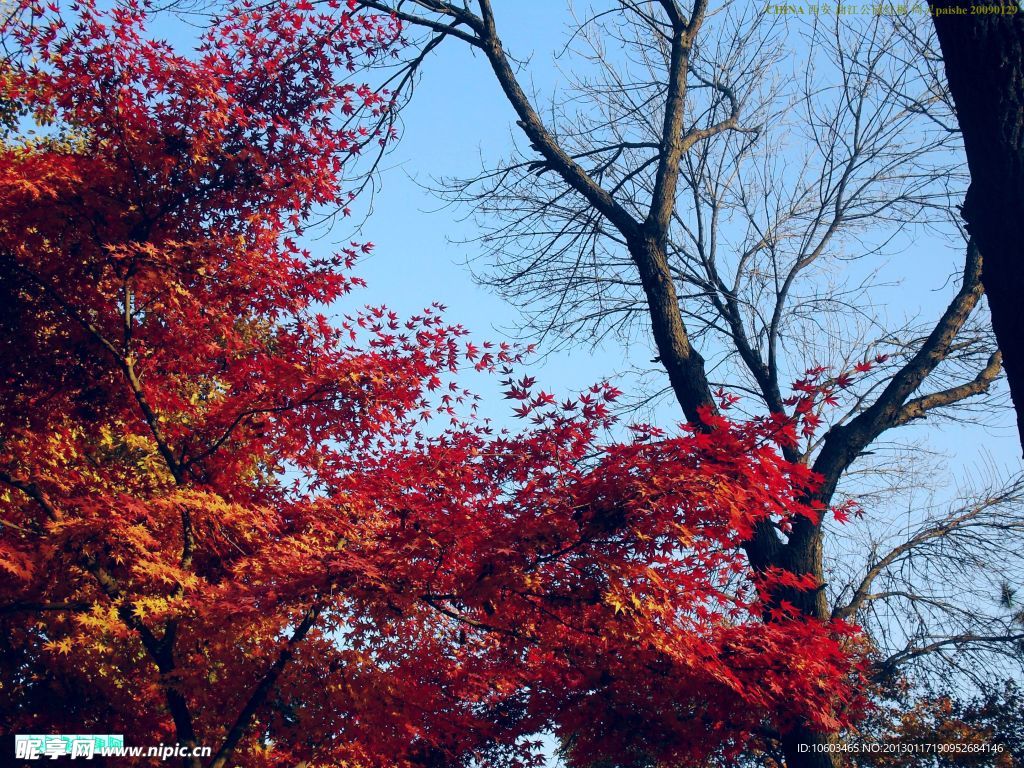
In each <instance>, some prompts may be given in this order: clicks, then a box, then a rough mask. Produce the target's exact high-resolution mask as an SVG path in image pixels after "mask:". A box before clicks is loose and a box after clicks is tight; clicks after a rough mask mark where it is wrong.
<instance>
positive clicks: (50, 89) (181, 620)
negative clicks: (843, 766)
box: [0, 2, 858, 766]
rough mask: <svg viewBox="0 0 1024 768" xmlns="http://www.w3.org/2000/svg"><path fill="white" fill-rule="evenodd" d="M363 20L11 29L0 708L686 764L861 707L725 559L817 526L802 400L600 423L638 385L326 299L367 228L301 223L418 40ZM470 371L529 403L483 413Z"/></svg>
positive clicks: (363, 741)
mask: <svg viewBox="0 0 1024 768" xmlns="http://www.w3.org/2000/svg"><path fill="white" fill-rule="evenodd" d="M354 8H355V4H354V3H353V4H351V7H349V8H344V7H328V6H323V10H315V9H314V8H313V7H312V6H309V5H307V4H304V3H270V4H260V5H259V7H258V8H257V7H256V6H246V5H243V6H240V7H238V8H236V9H234V10H232V11H231V12H230V13H228V14H227V15H226V16H225V17H224V19H223V20H222V21H220V22H219V23H218V24H216V25H215V26H213V27H212V28H211V29H210V31H209V32H207V33H206V34H205V35H204V37H203V39H202V42H201V45H200V47H199V49H198V50H197V52H196V54H195V56H194V57H191V58H188V57H184V56H182V55H180V54H179V53H177V52H175V51H173V50H172V49H171V48H170V47H169V46H167V45H166V44H163V43H159V42H154V41H152V40H150V39H148V38H147V36H146V34H145V32H144V24H145V21H146V13H145V11H144V10H143V9H142V8H141V7H140V6H139V5H137V4H135V3H133V2H125V3H120V4H118V5H117V6H116V7H115V8H114V9H113V10H112V11H110V12H109V13H108V12H104V11H101V10H100V9H98V8H97V7H96V6H95V5H94V4H92V3H91V2H84V3H79V4H77V5H75V6H74V7H73V8H72V9H71V10H67V11H62V10H61V9H60V8H58V7H57V6H51V7H49V8H42V7H40V6H37V5H35V4H33V3H23V4H22V5H21V6H20V12H17V13H14V14H13V15H11V16H10V17H9V18H8V21H7V22H6V26H5V28H4V30H3V31H4V34H5V39H6V40H7V42H8V44H9V45H11V46H15V47H16V50H15V52H14V54H13V55H12V56H10V57H9V59H8V62H7V64H6V65H5V66H6V69H5V71H4V72H3V78H2V93H0V97H2V98H3V99H4V101H5V103H8V104H11V105H14V108H13V109H12V110H11V117H10V118H9V121H8V131H7V135H6V137H5V139H4V142H3V145H2V147H0V166H2V173H0V270H2V274H3V284H2V286H3V287H2V291H3V295H2V297H0V308H2V309H0V312H2V317H0V325H2V327H3V333H2V334H0V336H2V339H3V341H2V344H3V346H2V351H0V375H2V377H3V388H4V392H5V397H4V398H3V400H2V403H0V481H2V490H0V508H2V513H0V515H2V517H0V569H2V570H3V572H4V579H3V580H2V583H0V622H2V624H3V630H2V632H0V637H2V640H0V642H2V643H3V662H2V666H0V723H2V724H3V728H4V729H5V730H8V731H11V732H22V733H25V732H30V733H45V732H63V733H83V732H84V733H89V732H94V733H124V734H126V735H127V738H128V742H129V743H137V744H156V743H158V742H179V743H183V744H201V745H210V746H212V747H213V751H214V757H213V758H212V760H211V761H209V764H210V765H214V766H223V765H227V764H229V763H230V764H232V765H244V766H261V765H268V766H269V765H274V766H278V765H280V766H285V765H287V766H294V765H296V764H297V763H298V762H299V761H301V760H307V761H309V762H310V764H311V765H324V766H327V765H353V766H373V765H388V766H402V765H409V766H411V765H442V764H443V765H453V764H464V763H467V762H468V761H470V760H472V759H477V760H480V761H483V762H485V763H487V762H490V763H492V764H493V763H496V762H500V761H505V760H508V761H529V760H532V759H534V757H532V756H533V755H535V752H536V749H535V744H534V743H533V742H531V741H530V737H531V735H533V734H537V733H538V732H541V731H544V730H554V731H555V732H557V733H558V734H559V735H560V736H561V737H562V739H563V743H564V744H565V745H566V748H567V754H568V756H569V758H570V760H571V762H572V763H573V764H574V765H587V764H589V763H591V762H592V761H594V760H595V759H600V758H605V757H615V758H619V759H625V758H626V757H630V758H631V759H644V760H651V761H655V762H659V763H661V762H664V763H670V764H674V765H675V764H680V763H696V762H698V761H699V760H701V759H702V758H703V757H705V756H707V755H708V754H712V753H724V754H732V753H735V752H738V751H739V750H741V749H743V748H744V747H745V745H746V744H747V742H748V741H749V739H750V738H752V736H753V735H754V734H756V733H759V732H760V731H762V730H763V729H764V728H765V727H770V728H775V729H785V728H786V727H787V724H788V723H789V722H790V721H791V720H793V719H796V718H798V719H802V720H809V721H810V722H813V723H815V724H817V725H818V726H819V727H821V728H823V729H833V728H835V727H837V726H838V725H839V724H840V723H842V722H846V721H848V720H849V718H851V717H852V716H853V715H854V714H855V712H856V710H857V700H856V696H855V695H854V693H853V692H852V691H853V688H852V687H851V685H850V683H851V682H852V680H853V678H854V677H855V675H856V664H855V662H854V659H855V657H856V653H855V648H856V646H857V642H858V640H857V638H856V635H855V634H854V632H853V630H852V629H851V628H850V627H848V626H846V625H843V624H841V623H832V624H826V623H822V622H817V621H813V620H809V619H804V618H799V617H797V616H795V615H790V612H789V610H788V607H787V605H786V604H785V603H784V602H783V603H780V602H779V601H778V600H768V599H766V597H765V596H766V595H771V594H778V587H780V586H782V587H786V588H789V589H793V588H799V589H815V588H819V587H820V585H817V584H814V583H811V582H810V581H809V580H808V579H807V578H806V577H801V578H797V577H795V576H793V575H791V574H788V573H786V572H784V571H778V572H771V573H767V574H760V575H759V576H758V577H757V578H754V577H753V576H752V575H751V573H750V570H749V567H748V565H747V563H746V561H745V559H744V557H743V555H742V551H741V549H740V544H741V543H742V541H744V540H745V539H746V538H748V537H749V536H750V535H751V533H752V531H753V530H754V528H755V527H757V526H764V525H769V526H778V527H780V528H782V529H783V530H785V529H786V528H787V526H788V525H790V524H791V522H792V521H793V520H794V519H796V518H797V517H800V516H804V517H817V516H819V515H821V514H822V510H821V509H818V508H815V507H812V506H808V505H807V504H805V503H803V502H802V501H801V499H804V498H807V497H808V493H807V490H808V488H809V487H810V486H812V485H813V484H814V482H815V478H814V477H813V475H812V473H811V472H810V471H809V470H808V469H807V468H806V467H804V466H802V465H797V464H791V463H789V462H786V461H785V460H783V459H782V458H781V457H780V455H779V452H778V450H777V449H778V446H779V444H780V443H786V442H787V441H790V442H791V441H793V440H795V439H796V434H797V430H798V429H800V428H801V426H800V425H799V424H797V423H792V422H789V421H787V420H785V419H781V418H776V419H765V420H761V421H754V422H749V423H738V422H737V423H734V422H731V421H729V420H727V419H725V418H722V417H720V416H715V415H713V414H711V413H710V412H709V413H707V414H706V419H705V423H704V425H703V428H702V429H700V430H695V429H689V428H684V429H682V430H680V431H679V432H678V433H677V434H674V435H667V434H663V433H660V432H658V431H657V430H653V429H650V428H643V427H638V428H636V429H635V439H633V440H631V441H629V442H625V443H620V444H611V445H609V444H606V443H605V442H603V439H604V438H603V437H602V436H603V435H604V434H606V433H605V429H606V427H608V426H609V424H610V421H611V418H610V416H609V410H608V407H609V406H608V403H609V402H611V401H613V400H614V399H615V398H616V396H617V394H618V393H617V392H616V390H615V389H614V388H612V387H611V386H609V385H597V386H595V387H593V388H592V389H591V390H590V391H588V392H586V393H584V394H582V395H581V396H579V397H578V398H576V399H570V400H568V401H565V402H563V403H561V404H559V403H557V402H555V400H554V398H553V397H552V396H551V395H549V394H548V393H546V392H543V391H540V390H537V389H536V388H535V386H534V382H533V381H532V380H531V379H529V378H518V379H516V378H514V376H516V375H517V374H512V373H511V368H512V367H513V366H514V365H515V363H516V355H515V352H514V350H512V349H511V348H509V347H507V346H503V345H499V346H497V347H495V346H492V345H486V348H479V347H478V346H475V345H473V344H470V343H468V342H467V340H466V332H465V331H464V330H463V329H462V328H460V327H457V326H452V325H449V324H447V323H446V322H445V321H444V320H443V318H442V314H441V311H440V308H438V307H432V308H430V309H428V310H426V311H424V312H423V313H422V314H421V315H419V316H417V317H413V318H410V319H409V320H407V321H403V320H400V319H399V318H397V317H396V316H395V315H394V314H393V313H391V312H389V311H387V310H386V309H384V308H368V309H366V310H364V311H362V312H358V313H354V314H352V315H350V316H346V317H345V318H344V319H342V320H340V321H338V322H331V321H329V320H328V318H327V317H326V316H325V314H324V312H325V311H326V310H325V307H326V306H327V305H334V304H335V302H337V301H339V300H340V299H342V298H343V297H344V295H345V294H347V293H348V292H349V291H350V289H351V288H353V287H354V286H355V285H357V284H358V280H357V279H356V278H354V277H352V276H350V274H349V273H350V271H351V267H352V264H353V262H354V260H355V258H356V256H357V255H358V254H359V252H360V251H361V250H366V249H368V248H369V246H368V245H363V246H360V245H353V246H352V247H351V248H350V249H347V250H345V251H344V252H343V253H341V254H339V255H337V256H332V257H327V258H323V257H318V256H314V255H313V254H311V253H309V252H307V251H306V250H304V249H303V247H302V246H301V244H300V242H299V239H298V238H299V235H300V233H301V227H302V226H303V225H304V223H305V222H306V221H307V220H308V219H309V217H310V216H311V215H313V214H314V213H316V212H317V210H319V209H320V208H322V207H323V206H333V207H336V208H343V207H344V206H345V205H346V203H347V202H348V199H349V198H348V196H347V194H346V192H345V191H344V189H343V185H342V181H343V172H344V169H345V164H346V162H347V161H348V160H349V159H350V158H351V157H352V156H353V155H354V154H356V153H358V151H359V150H360V148H362V147H363V146H364V145H366V144H367V143H368V142H379V141H387V140H389V138H390V136H389V135H387V134H386V132H385V133H383V134H382V133H381V132H380V131H378V130H376V129H374V128H373V126H374V125H377V124H378V123H376V122H374V120H373V118H374V117H376V116H379V115H380V114H382V113H383V111H384V110H387V109H388V108H389V100H388V94H386V93H382V92H376V91H374V90H372V89H370V88H368V87H366V86H360V85H354V84H352V83H351V82H348V80H346V79H345V77H344V73H345V72H347V71H350V70H352V69H355V68H358V67H360V66H363V65H365V64H366V63H368V62H371V61H373V60H374V59H375V58H376V57H379V56H385V55H387V53H388V50H389V48H390V47H391V46H393V45H396V44H398V37H399V34H400V28H399V25H398V23H397V21H396V20H395V19H393V18H391V17H387V16H379V15H378V16H374V15H366V14H362V13H356V12H355V11H354ZM367 121H369V122H367ZM33 126H34V127H33ZM462 366H469V367H471V368H476V369H478V370H495V369H500V370H504V371H505V372H506V374H507V375H508V376H509V378H507V379H506V381H505V385H506V393H507V395H508V397H509V398H510V399H512V400H514V401H516V402H517V403H518V404H519V406H518V409H517V411H516V412H517V414H518V415H520V416H530V417H532V419H531V421H530V422H528V423H530V426H529V427H528V428H526V429H524V430H523V431H522V432H520V433H517V434H513V433H510V432H500V433H494V432H493V431H492V430H491V428H490V427H489V426H488V424H487V423H486V422H483V421H478V420H476V419H474V418H473V417H472V416H471V415H468V416H467V415H465V413H466V412H467V411H469V412H470V413H471V411H472V409H471V408H468V407H467V406H468V402H469V401H470V398H471V396H470V395H469V394H468V393H467V392H465V391H464V390H463V389H462V388H460V387H459V386H458V385H457V384H456V383H455V382H454V380H453V374H455V373H456V372H457V371H458V369H459V368H460V367H462ZM805 389H806V391H805V392H803V393H802V394H801V395H800V396H801V397H805V398H813V397H814V396H815V393H816V392H817V391H818V390H817V389H816V388H815V387H806V388H805ZM808 402H810V400H808ZM798 412H800V413H802V414H805V415H809V414H812V413H813V409H811V408H810V407H806V408H803V409H798ZM431 417H438V418H434V419H433V420H431ZM804 426H805V427H807V428H810V427H809V426H807V425H806V424H805V425H804ZM769 611H770V612H772V618H773V620H772V621H771V622H767V623H766V622H764V618H765V616H766V614H767V612H769ZM56 701H59V702H61V705H60V706H59V707H56V706H54V705H53V704H54V702H56ZM190 764H193V765H199V764H201V763H200V762H199V761H196V762H194V763H190Z"/></svg>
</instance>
